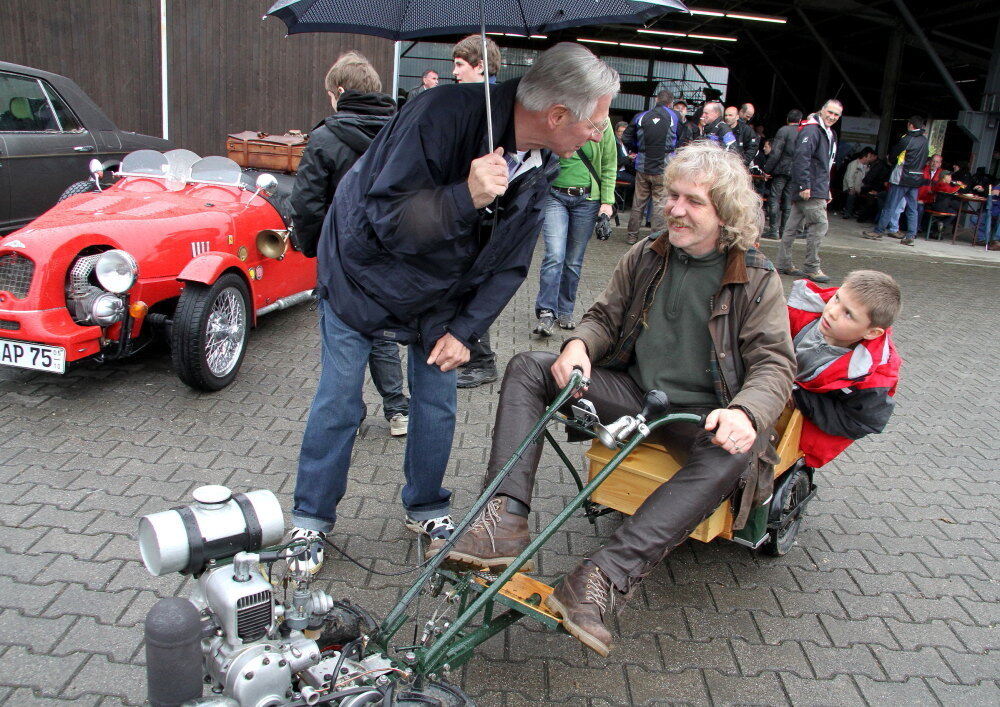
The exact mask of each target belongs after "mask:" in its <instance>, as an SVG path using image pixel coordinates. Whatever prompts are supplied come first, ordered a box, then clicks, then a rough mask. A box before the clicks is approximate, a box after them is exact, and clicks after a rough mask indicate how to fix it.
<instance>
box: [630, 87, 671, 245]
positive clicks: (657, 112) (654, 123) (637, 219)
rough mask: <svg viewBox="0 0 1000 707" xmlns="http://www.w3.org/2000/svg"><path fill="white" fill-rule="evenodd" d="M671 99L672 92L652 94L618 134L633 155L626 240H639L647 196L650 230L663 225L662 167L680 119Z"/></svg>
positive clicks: (655, 229)
mask: <svg viewBox="0 0 1000 707" xmlns="http://www.w3.org/2000/svg"><path fill="white" fill-rule="evenodd" d="M673 101H674V94H672V93H671V92H670V91H666V90H664V91H660V92H659V93H657V94H656V105H655V106H653V107H652V108H651V109H650V110H647V111H645V112H643V113H639V114H638V115H636V116H635V117H634V118H633V119H632V122H631V123H629V126H628V127H627V128H625V134H624V135H622V142H623V143H624V144H625V147H626V148H627V149H629V150H630V151H631V152H630V154H634V155H635V192H633V197H632V213H631V214H630V215H629V217H628V225H627V227H626V229H625V230H626V236H625V242H626V243H635V242H636V241H638V240H639V224H640V223H642V213H643V211H645V208H646V202H647V200H648V201H650V202H652V204H651V209H652V219H651V220H652V223H653V231H654V232H656V231H662V230H663V228H664V220H663V208H662V206H663V203H662V202H663V168H664V165H666V163H667V160H669V159H670V155H671V154H673V152H674V150H675V149H676V147H677V130H678V128H679V127H680V122H681V118H680V116H679V115H677V113H675V112H674V109H673V108H671V107H670V104H671V103H673Z"/></svg>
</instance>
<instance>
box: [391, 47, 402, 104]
mask: <svg viewBox="0 0 1000 707" xmlns="http://www.w3.org/2000/svg"><path fill="white" fill-rule="evenodd" d="M400 44H402V42H400V41H398V40H397V41H395V42H393V43H392V100H393V102H395V101H397V100H399V45H400Z"/></svg>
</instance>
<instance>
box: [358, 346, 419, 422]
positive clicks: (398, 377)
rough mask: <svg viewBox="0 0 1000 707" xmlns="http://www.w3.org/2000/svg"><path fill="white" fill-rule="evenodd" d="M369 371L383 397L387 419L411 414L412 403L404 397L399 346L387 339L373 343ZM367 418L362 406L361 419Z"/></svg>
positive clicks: (369, 358)
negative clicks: (397, 415)
mask: <svg viewBox="0 0 1000 707" xmlns="http://www.w3.org/2000/svg"><path fill="white" fill-rule="evenodd" d="M368 370H369V371H371V374H372V382H373V383H375V388H376V389H378V393H379V395H381V396H382V412H383V413H384V414H385V419H387V420H391V419H392V416H393V415H396V414H402V415H407V414H409V409H410V403H409V401H408V400H407V399H406V396H405V395H403V365H402V364H401V363H400V362H399V344H397V343H396V342H394V341H386V340H385V339H375V340H373V341H372V352H371V355H370V356H369V357H368ZM364 418H365V406H364V403H362V405H361V419H362V420H363V419H364Z"/></svg>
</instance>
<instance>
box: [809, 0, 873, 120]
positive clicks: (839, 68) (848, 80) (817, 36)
mask: <svg viewBox="0 0 1000 707" xmlns="http://www.w3.org/2000/svg"><path fill="white" fill-rule="evenodd" d="M795 11H796V12H797V13H799V17H801V18H802V22H803V23H805V26H806V28H807V29H808V30H809V31H810V32H812V36H813V37H814V38H815V39H816V42H817V43H819V46H820V48H821V49H822V50H823V51H824V52H825V53H826V55H827V56H828V57H830V62H831V63H832V64H833V65H834V66H835V67H836V68H837V71H839V72H840V75H841V76H843V77H844V81H845V82H846V83H847V85H848V86H850V87H851V90H852V91H854V95H855V96H857V97H858V101H859V102H860V103H861V106H862V107H863V108H864V109H865V112H866V113H868V114H873V113H874V111H872V109H871V106H869V105H868V101H866V100H865V97H864V96H862V95H861V91H859V90H858V87H857V86H855V85H854V82H853V81H851V77H850V76H848V75H847V72H846V71H844V67H843V66H841V65H840V62H839V61H837V57H836V56H834V54H833V51H832V50H831V49H830V47H829V46H827V43H826V42H825V41H824V40H823V37H821V36H820V34H819V32H817V31H816V28H815V27H813V23H812V22H810V21H809V18H808V17H806V13H804V12H802V8H801V7H796V8H795Z"/></svg>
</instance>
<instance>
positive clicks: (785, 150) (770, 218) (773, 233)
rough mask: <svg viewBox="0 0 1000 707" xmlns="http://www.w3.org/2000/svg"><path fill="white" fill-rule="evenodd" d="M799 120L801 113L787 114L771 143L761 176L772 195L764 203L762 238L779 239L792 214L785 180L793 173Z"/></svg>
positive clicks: (794, 111) (789, 194) (790, 195)
mask: <svg viewBox="0 0 1000 707" xmlns="http://www.w3.org/2000/svg"><path fill="white" fill-rule="evenodd" d="M801 120H802V111H800V110H799V109H797V108H793V109H792V110H790V111H788V115H787V116H786V117H785V124H784V125H782V126H781V127H780V128H778V132H777V134H776V135H775V136H774V139H773V140H772V141H771V154H770V155H769V156H768V158H767V162H765V163H764V174H766V175H768V176H769V177H770V178H771V192H770V195H769V197H768V200H767V231H765V232H764V234H763V236H761V237H762V238H769V239H771V240H775V241H777V240H781V234H782V233H783V232H784V230H785V223H786V222H787V221H788V215H789V214H790V213H791V211H792V193H791V191H790V190H789V189H788V180H789V177H790V176H791V174H792V156H793V155H794V154H795V138H796V137H797V136H798V132H799V122H800V121H801ZM779 215H780V218H779Z"/></svg>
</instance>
